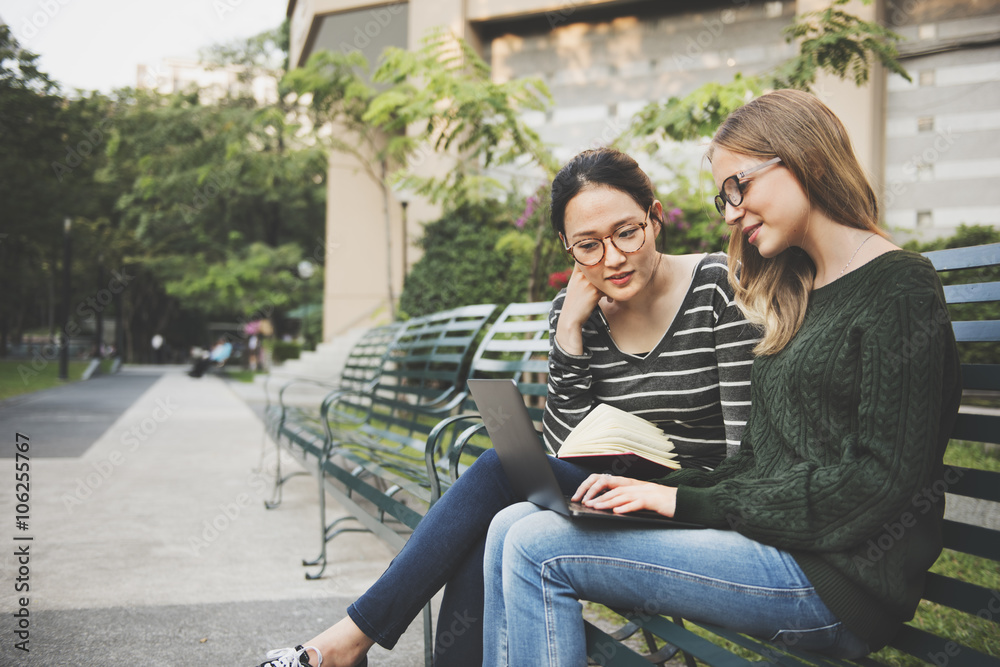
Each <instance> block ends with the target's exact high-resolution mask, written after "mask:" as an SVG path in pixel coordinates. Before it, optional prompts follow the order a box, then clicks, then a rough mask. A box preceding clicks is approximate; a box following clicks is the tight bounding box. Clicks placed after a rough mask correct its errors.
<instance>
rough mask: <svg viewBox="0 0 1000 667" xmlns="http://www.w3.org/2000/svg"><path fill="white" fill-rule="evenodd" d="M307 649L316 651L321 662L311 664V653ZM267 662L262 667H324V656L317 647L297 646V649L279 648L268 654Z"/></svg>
mask: <svg viewBox="0 0 1000 667" xmlns="http://www.w3.org/2000/svg"><path fill="white" fill-rule="evenodd" d="M306 649H312V650H313V651H316V655H317V656H319V662H318V663H316V664H315V665H314V664H312V663H311V662H309V653H308V652H307V651H306ZM266 657H267V660H265V661H264V662H262V663H261V664H260V667H322V665H323V654H322V653H320V652H319V649H317V648H316V647H315V646H302V645H301V644H300V645H299V646H296V647H295V648H279V649H275V650H274V651H268V652H267V656H266Z"/></svg>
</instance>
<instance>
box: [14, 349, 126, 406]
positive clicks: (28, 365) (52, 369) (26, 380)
mask: <svg viewBox="0 0 1000 667" xmlns="http://www.w3.org/2000/svg"><path fill="white" fill-rule="evenodd" d="M88 363H89V362H86V361H71V362H69V382H76V381H77V380H79V379H80V376H82V375H83V371H85V370H86V369H87V365H88ZM110 367H111V360H110V359H105V360H104V361H103V362H101V370H102V371H103V372H107V371H108V369H109V368H110ZM65 382H66V381H64V380H60V379H59V360H58V359H54V360H48V361H47V362H46V363H45V365H44V366H43V365H42V362H38V361H34V362H33V361H32V360H31V359H11V360H0V400H3V399H5V398H11V397H12V396H19V395H21V394H27V393H30V392H33V391H38V390H40V389H48V388H49V387H55V386H58V385H60V384H65Z"/></svg>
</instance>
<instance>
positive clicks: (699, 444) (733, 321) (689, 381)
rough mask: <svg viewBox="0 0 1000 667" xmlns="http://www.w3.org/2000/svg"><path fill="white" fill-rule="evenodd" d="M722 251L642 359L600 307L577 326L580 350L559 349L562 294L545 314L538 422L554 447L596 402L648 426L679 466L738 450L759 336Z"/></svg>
mask: <svg viewBox="0 0 1000 667" xmlns="http://www.w3.org/2000/svg"><path fill="white" fill-rule="evenodd" d="M727 274H728V268H727V266H726V255H725V254H724V253H713V254H710V255H706V256H705V257H704V258H703V259H702V260H701V262H700V263H699V264H698V267H697V269H695V272H694V276H693V277H692V281H691V286H690V287H689V288H688V291H687V294H686V295H685V297H684V301H683V302H682V303H681V306H680V309H679V310H678V311H677V314H676V315H675V316H674V320H673V322H672V323H671V324H670V327H669V328H668V329H667V330H666V332H665V333H664V335H663V337H662V338H661V339H660V342H659V343H657V345H656V347H654V348H653V350H652V351H651V352H649V353H648V354H646V355H644V356H639V355H633V354H628V353H625V352H622V351H621V350H619V349H618V347H617V345H616V344H615V342H614V340H613V339H612V337H611V330H610V328H609V326H608V323H607V320H606V319H605V318H604V314H603V313H602V312H601V309H600V308H599V307H598V308H595V309H594V312H593V313H592V314H591V316H590V318H589V319H588V320H587V322H586V323H584V325H583V345H584V354H582V355H572V354H568V353H566V352H565V351H564V350H563V349H562V348H561V347H559V344H558V343H557V342H556V335H555V332H556V324H557V322H558V321H559V314H560V312H561V309H562V304H563V301H564V300H565V298H566V291H565V290H563V291H562V292H560V293H559V295H558V296H556V298H555V299H554V300H553V302H552V311H551V313H550V314H549V331H550V335H549V339H550V340H551V341H552V342H551V351H550V354H549V384H548V397H547V400H546V404H545V414H544V417H543V420H542V425H543V432H544V436H545V441H546V444H548V446H549V447H551V448H552V450H554V451H557V450H558V449H559V447H560V446H561V445H562V442H563V440H565V438H566V436H567V435H569V432H570V431H571V430H572V429H573V427H574V426H576V424H578V423H579V422H580V421H581V420H582V419H583V418H584V417H585V416H586V415H587V413H589V412H590V410H591V409H592V408H593V407H594V406H595V405H596V404H597V403H608V404H610V405H612V406H614V407H616V408H620V409H622V410H625V411H627V412H631V413H634V414H636V415H639V416H640V417H642V418H644V419H646V420H648V421H650V422H653V423H654V424H656V426H657V427H659V428H661V429H662V430H663V431H664V432H665V433H666V434H667V435H668V436H669V437H670V439H671V440H672V441H673V443H674V450H675V451H676V452H677V455H678V456H677V459H678V461H679V462H680V463H681V465H682V466H684V467H700V468H714V467H715V466H716V465H717V464H718V463H719V462H720V461H722V460H723V459H724V458H725V457H726V455H727V449H728V453H729V454H732V453H734V452H735V451H736V450H737V449H738V448H739V444H740V437H741V434H742V432H743V427H744V426H745V425H746V420H747V416H748V415H749V413H750V367H751V365H752V364H753V353H752V349H753V346H754V345H755V344H756V343H757V341H758V340H759V331H758V330H757V329H756V328H755V327H753V326H752V325H750V324H749V323H748V322H747V321H746V320H745V319H744V317H743V314H742V313H741V312H740V310H739V308H738V307H737V305H736V303H735V301H734V299H733V292H732V289H731V288H730V286H729V281H728V278H727Z"/></svg>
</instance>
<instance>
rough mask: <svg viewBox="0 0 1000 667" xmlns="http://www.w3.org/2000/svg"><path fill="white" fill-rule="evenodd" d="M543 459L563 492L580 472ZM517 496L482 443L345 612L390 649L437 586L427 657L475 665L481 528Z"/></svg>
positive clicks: (478, 660) (443, 664) (479, 646)
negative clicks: (431, 648)
mask: <svg viewBox="0 0 1000 667" xmlns="http://www.w3.org/2000/svg"><path fill="white" fill-rule="evenodd" d="M550 463H551V465H552V469H553V471H554V472H555V475H556V479H558V480H559V483H560V486H562V488H563V491H564V492H565V493H573V492H574V491H576V489H577V487H578V486H579V485H580V484H581V483H582V482H583V480H584V479H586V478H587V475H588V473H587V472H586V471H584V470H583V469H581V468H579V467H577V466H575V465H573V464H571V463H568V462H566V461H562V460H560V459H553V458H550ZM518 500H520V498H517V497H515V495H514V491H513V489H511V487H510V484H509V482H508V481H507V475H506V474H505V473H504V471H503V467H502V466H501V465H500V461H499V459H497V457H496V454H495V453H494V452H493V451H492V450H487V451H486V452H485V453H484V454H482V455H481V456H480V457H479V458H478V460H477V461H476V462H475V463H474V464H473V465H471V466H470V467H469V469H468V470H466V471H465V473H463V474H462V476H461V477H459V478H458V481H456V482H455V483H454V484H453V485H452V486H451V488H450V489H448V491H447V493H445V494H444V495H442V496H441V499H440V500H439V501H438V502H437V503H435V504H434V506H433V507H431V509H430V510H429V511H428V512H427V514H426V516H424V518H423V519H422V520H421V521H420V523H419V524H418V525H417V528H416V530H414V531H413V534H412V535H411V536H410V538H409V539H408V540H407V542H406V544H405V545H404V546H403V548H402V550H400V552H399V553H398V554H397V555H396V557H395V558H394V559H393V561H392V563H390V564H389V567H388V568H387V569H386V571H385V572H384V573H383V574H382V576H381V577H379V579H378V581H376V582H375V583H374V584H372V586H371V588H369V589H368V590H367V591H366V592H365V593H364V595H362V596H361V597H360V598H358V599H357V600H356V601H355V602H354V604H352V605H351V606H350V607H348V609H347V613H348V615H349V616H350V617H351V619H352V620H353V621H354V622H355V624H357V626H358V627H359V628H360V629H361V631H362V632H364V633H365V634H366V635H368V637H370V638H371V639H373V640H374V641H375V642H377V643H378V644H379V645H380V646H383V647H385V648H392V647H393V646H394V645H395V644H396V642H397V641H398V640H399V637H400V635H401V634H402V633H403V631H404V630H405V629H406V628H407V626H409V624H410V623H411V622H412V621H413V619H414V618H416V616H417V614H419V613H420V610H421V609H422V608H423V606H424V605H425V604H427V602H428V601H429V600H430V599H431V597H433V596H434V594H435V593H437V592H438V591H439V590H440V589H441V587H442V586H444V597H443V600H442V603H441V610H440V612H439V615H438V623H437V632H436V638H435V644H434V664H435V665H436V666H437V667H448V666H450V665H455V666H460V667H468V666H469V665H479V664H482V655H483V653H482V652H483V618H484V617H483V551H484V548H485V542H486V533H487V530H488V529H489V526H490V521H491V520H492V519H493V517H494V516H495V515H496V513H497V512H499V511H500V510H502V509H503V508H505V507H507V506H509V505H511V504H513V503H515V502H517V501H518Z"/></svg>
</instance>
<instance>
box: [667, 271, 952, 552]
mask: <svg viewBox="0 0 1000 667" xmlns="http://www.w3.org/2000/svg"><path fill="white" fill-rule="evenodd" d="M928 268H929V265H928ZM929 270H930V271H931V273H932V276H933V269H929ZM927 285H928V282H927V281H923V282H922V283H921V284H920V285H918V286H917V287H914V288H907V289H906V290H901V291H902V294H900V293H899V292H897V293H896V296H895V298H893V299H892V300H890V301H888V302H887V303H885V304H884V309H883V311H882V313H881V316H880V319H879V324H878V325H876V326H873V327H872V328H871V330H870V331H867V332H866V333H865V335H864V337H863V338H862V340H861V346H860V381H859V386H858V391H859V392H860V393H859V396H858V400H857V413H856V414H857V416H856V425H852V428H851V429H849V434H848V435H847V436H845V437H844V439H843V441H842V442H840V443H839V449H838V451H839V452H840V455H839V460H835V461H830V460H827V461H822V460H820V457H810V458H811V459H813V460H800V461H794V462H790V463H787V464H786V465H784V466H782V469H781V472H780V474H775V475H771V476H769V475H767V474H764V473H763V472H762V471H760V470H758V469H757V468H759V467H760V464H761V461H760V460H758V461H756V462H755V461H754V460H753V451H752V448H751V447H750V446H749V444H748V443H744V449H745V450H746V451H741V452H740V454H738V455H737V456H735V457H732V458H731V459H729V460H727V461H726V462H724V464H723V465H722V466H720V467H719V468H718V469H716V471H714V472H713V473H706V474H704V475H702V476H693V477H691V479H688V480H685V479H684V478H683V473H685V472H687V471H680V472H678V473H675V475H672V476H669V477H668V478H666V479H665V480H664V481H665V482H666V483H668V484H691V485H684V486H680V487H679V490H678V495H677V512H676V516H677V517H678V518H681V519H685V520H691V521H696V522H699V523H703V524H706V525H708V526H711V527H716V528H731V529H734V530H737V531H738V532H740V533H742V534H744V535H747V536H748V537H751V538H753V539H755V540H758V541H760V542H763V543H765V544H769V545H772V546H775V547H778V548H782V549H790V550H792V549H804V550H809V551H814V552H817V551H818V552H824V551H841V550H844V549H847V548H850V547H853V546H855V545H856V544H858V543H860V542H862V541H863V539H864V538H867V537H869V536H870V535H872V534H874V533H876V532H877V531H878V530H880V529H881V527H882V526H883V525H884V524H885V523H887V522H889V521H893V520H895V519H897V518H898V517H899V515H900V513H901V512H903V511H905V510H906V509H907V508H908V507H911V506H912V503H913V499H914V497H915V496H916V494H917V493H918V492H919V490H920V489H921V488H923V487H924V486H925V485H926V484H928V483H929V481H930V480H931V478H932V475H933V471H934V470H935V468H936V467H937V465H938V464H939V462H940V457H941V451H940V448H941V446H942V443H943V442H947V435H946V433H947V429H949V428H950V424H943V423H942V422H943V421H945V420H943V419H942V415H943V414H947V411H946V410H943V409H942V406H943V405H944V402H945V401H946V398H948V397H946V396H945V390H944V385H945V382H944V377H945V375H944V374H945V373H946V372H953V369H952V370H951V371H947V369H946V364H948V363H950V362H949V361H948V360H951V362H953V360H954V339H953V337H952V335H951V327H950V323H949V321H948V316H947V310H946V309H945V306H944V303H943V297H942V296H941V289H940V284H939V283H938V284H937V287H936V289H934V288H928V287H927ZM904 342H906V343H908V344H909V349H907V346H906V345H902V343H904ZM899 350H903V351H904V352H906V353H905V354H896V353H895V352H896V351H899ZM757 446H761V443H757ZM758 457H759V453H758ZM688 475H689V476H690V473H688Z"/></svg>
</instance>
